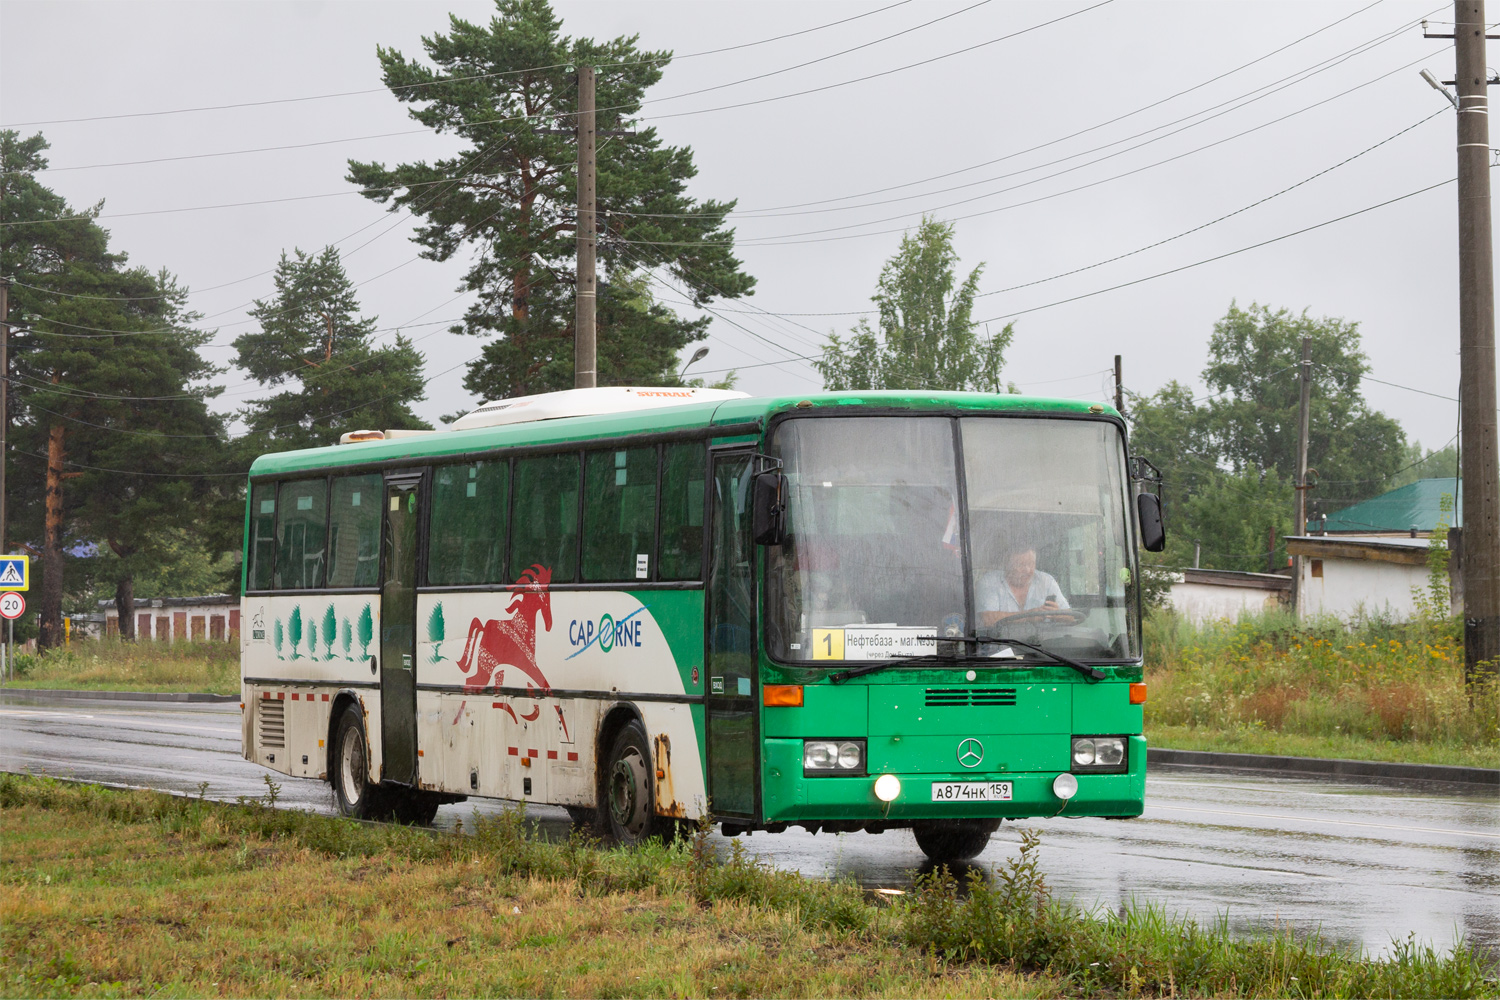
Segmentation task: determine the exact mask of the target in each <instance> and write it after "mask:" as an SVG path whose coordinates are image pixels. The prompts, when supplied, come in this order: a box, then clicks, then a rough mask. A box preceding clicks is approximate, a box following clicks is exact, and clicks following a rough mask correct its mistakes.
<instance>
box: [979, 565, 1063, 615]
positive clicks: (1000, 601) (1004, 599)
mask: <svg viewBox="0 0 1500 1000" xmlns="http://www.w3.org/2000/svg"><path fill="white" fill-rule="evenodd" d="M974 600H975V602H976V603H977V604H978V605H979V610H980V611H1003V612H1006V613H1007V614H1014V613H1015V612H1017V611H1030V610H1031V609H1032V608H1039V607H1041V606H1042V605H1043V604H1046V603H1047V602H1048V601H1049V600H1050V601H1055V602H1056V603H1057V606H1058V607H1059V608H1066V607H1067V606H1068V599H1067V598H1066V597H1064V596H1063V592H1062V588H1061V587H1059V586H1058V585H1057V580H1055V579H1053V577H1052V575H1051V574H1050V573H1043V572H1042V571H1041V570H1037V571H1036V572H1035V573H1033V574H1031V586H1030V587H1028V588H1027V590H1026V606H1025V607H1024V608H1022V607H1017V606H1016V595H1015V594H1013V593H1011V589H1010V585H1009V584H1008V583H1006V582H1005V574H1004V573H1000V572H991V573H986V574H984V576H982V577H981V578H980V580H979V591H978V593H976V594H975V595H974Z"/></svg>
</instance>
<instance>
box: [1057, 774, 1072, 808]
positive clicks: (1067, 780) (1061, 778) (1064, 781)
mask: <svg viewBox="0 0 1500 1000" xmlns="http://www.w3.org/2000/svg"><path fill="white" fill-rule="evenodd" d="M1052 794H1053V795H1056V796H1057V797H1058V798H1060V799H1062V800H1063V801H1064V802H1066V801H1068V800H1069V799H1071V798H1072V797H1073V796H1075V795H1077V794H1078V779H1077V778H1075V777H1073V776H1072V775H1071V774H1059V775H1058V776H1057V777H1056V778H1053V779H1052Z"/></svg>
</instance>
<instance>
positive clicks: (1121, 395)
mask: <svg viewBox="0 0 1500 1000" xmlns="http://www.w3.org/2000/svg"><path fill="white" fill-rule="evenodd" d="M1115 410H1116V411H1117V412H1118V413H1119V414H1120V416H1122V417H1123V416H1124V415H1125V383H1124V382H1122V381H1120V356H1119V355H1118V354H1116V355H1115Z"/></svg>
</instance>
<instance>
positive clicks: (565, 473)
mask: <svg viewBox="0 0 1500 1000" xmlns="http://www.w3.org/2000/svg"><path fill="white" fill-rule="evenodd" d="M515 490H516V502H515V515H514V517H513V518H512V520H511V549H510V577H511V579H516V578H518V577H520V575H521V573H522V571H524V570H525V569H526V568H527V567H528V566H531V565H533V564H536V565H540V566H543V567H545V568H547V569H550V570H551V571H552V582H553V583H571V582H573V581H574V580H575V579H577V577H578V453H577V452H571V453H569V454H565V455H544V456H541V457H538V458H518V459H516V482H515Z"/></svg>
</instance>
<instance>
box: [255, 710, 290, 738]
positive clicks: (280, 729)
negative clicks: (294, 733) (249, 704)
mask: <svg viewBox="0 0 1500 1000" xmlns="http://www.w3.org/2000/svg"><path fill="white" fill-rule="evenodd" d="M256 707H257V708H258V709H259V711H258V712H256V713H255V717H256V721H257V722H259V724H260V745H261V746H263V747H285V746H286V702H284V701H262V702H261V703H260V704H259V705H258V706H256Z"/></svg>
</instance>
